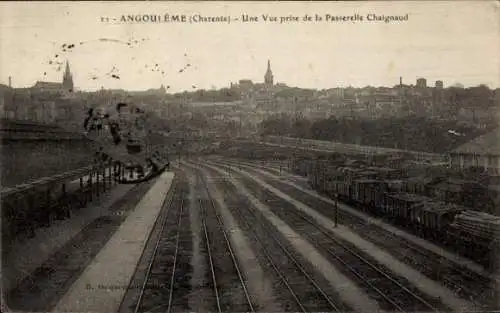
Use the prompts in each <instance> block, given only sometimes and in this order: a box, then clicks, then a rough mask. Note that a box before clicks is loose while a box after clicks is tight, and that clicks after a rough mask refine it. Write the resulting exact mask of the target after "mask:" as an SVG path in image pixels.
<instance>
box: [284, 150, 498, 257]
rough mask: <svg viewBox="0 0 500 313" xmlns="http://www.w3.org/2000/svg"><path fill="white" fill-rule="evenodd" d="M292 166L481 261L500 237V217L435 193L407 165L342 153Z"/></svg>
mask: <svg viewBox="0 0 500 313" xmlns="http://www.w3.org/2000/svg"><path fill="white" fill-rule="evenodd" d="M289 166H290V167H291V170H292V171H294V172H295V173H297V174H302V175H304V176H307V177H308V181H309V184H310V185H311V187H312V188H314V189H316V190H318V191H320V192H323V193H326V194H328V195H329V196H331V197H338V198H339V200H341V201H343V202H346V203H349V204H351V205H353V206H354V207H357V208H359V209H361V210H364V211H367V212H369V213H370V214H373V215H376V216H382V217H385V218H387V219H389V220H391V221H392V222H394V224H396V225H399V226H403V227H407V228H410V229H412V231H414V232H416V233H418V234H419V235H422V236H423V237H426V238H430V239H433V240H435V241H438V242H440V243H442V244H444V245H448V246H450V247H453V248H454V249H456V250H459V251H460V252H461V253H462V254H464V255H467V256H470V257H473V258H475V259H477V260H478V261H480V262H483V261H484V260H485V259H487V258H488V254H489V253H491V251H492V250H493V248H494V247H495V246H496V245H498V243H499V242H498V241H499V240H498V238H499V237H498V235H499V234H500V218H498V217H496V216H494V215H491V214H487V213H483V212H478V211H474V210H471V209H470V208H468V207H466V206H464V205H461V204H457V203H452V202H449V201H443V199H444V200H447V199H446V198H439V197H435V195H434V194H432V193H429V192H428V190H429V188H428V184H426V183H425V182H422V180H421V179H418V180H416V179H414V178H411V177H407V176H408V175H407V172H406V171H405V170H404V169H401V168H384V167H376V166H370V165H368V164H366V163H363V162H362V161H353V160H351V161H347V162H346V161H345V160H343V159H341V158H337V159H335V158H334V159H330V160H310V159H309V160H307V159H302V160H296V161H294V162H293V164H290V165H289Z"/></svg>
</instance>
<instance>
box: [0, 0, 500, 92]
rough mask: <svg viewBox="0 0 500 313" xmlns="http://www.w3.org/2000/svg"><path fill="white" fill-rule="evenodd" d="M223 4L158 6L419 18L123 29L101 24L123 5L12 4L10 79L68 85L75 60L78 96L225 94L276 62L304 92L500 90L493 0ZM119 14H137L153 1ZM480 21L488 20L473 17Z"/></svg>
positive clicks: (7, 25) (1, 58)
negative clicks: (422, 82) (424, 86)
mask: <svg viewBox="0 0 500 313" xmlns="http://www.w3.org/2000/svg"><path fill="white" fill-rule="evenodd" d="M223 4H224V5H220V6H213V5H210V4H209V3H197V4H196V5H194V4H190V3H180V4H169V8H168V10H167V9H166V6H165V3H151V4H149V5H151V8H149V7H148V10H150V9H151V10H153V11H154V10H156V11H157V12H163V11H172V12H173V11H176V10H177V11H178V12H198V13H203V14H204V15H207V16H213V15H221V14H222V15H226V14H227V15H238V14H241V13H242V12H243V10H245V12H246V13H248V14H254V15H259V14H260V13H264V12H266V13H269V14H279V12H290V14H299V13H300V14H304V13H308V14H314V12H320V11H321V12H333V13H335V14H352V13H353V12H364V13H366V12H378V13H385V14H400V15H401V14H403V13H405V12H406V13H408V14H409V20H408V21H407V22H405V23H400V24H391V23H379V24H362V23H358V24H355V23H354V24H352V23H345V24H304V23H302V24H287V25H270V24H265V23H256V24H235V23H233V24H231V25H227V24H197V25H195V24H189V25H179V24H161V25H157V24H126V25H123V24H106V23H101V22H100V21H98V19H97V17H98V15H99V16H101V15H103V16H104V15H106V14H108V15H110V14H115V15H116V14H117V13H116V12H117V8H118V7H117V6H116V5H114V4H112V3H89V4H85V6H83V5H82V4H78V3H75V4H71V5H70V4H67V3H64V4H63V3H57V2H55V3H47V4H41V3H39V4H37V5H31V4H30V5H28V4H24V3H8V4H0V12H1V15H2V20H3V21H4V22H2V23H1V25H0V30H1V33H2V37H4V39H3V42H4V43H5V45H2V47H0V68H1V70H0V81H1V83H3V84H8V77H9V76H10V77H12V85H13V86H14V87H20V88H22V87H30V86H33V85H34V84H35V83H36V82H37V81H49V82H60V81H61V80H62V75H63V72H64V65H62V66H61V63H64V62H65V61H66V60H68V61H69V62H70V64H71V69H72V73H73V75H74V77H73V80H74V85H75V89H76V90H82V91H94V90H98V89H101V87H104V88H105V89H124V90H146V89H149V88H158V87H159V86H160V85H164V86H170V88H169V89H168V90H167V91H168V92H171V93H175V92H179V91H185V90H187V91H191V90H197V89H212V87H215V88H216V89H220V88H224V87H229V85H230V83H231V82H237V81H239V80H240V79H249V80H252V81H254V82H262V81H263V76H264V74H265V71H266V62H267V60H268V59H270V60H271V64H272V68H273V73H274V75H275V78H274V81H275V82H276V83H285V84H287V85H289V86H296V87H300V88H310V89H329V88H335V87H348V86H352V87H355V88H362V87H365V86H374V87H378V86H386V87H392V86H394V85H397V84H399V78H400V77H403V83H404V84H408V85H410V84H413V85H414V84H415V82H416V79H417V78H426V79H427V82H428V85H429V86H433V85H434V82H435V81H437V80H441V81H443V82H444V85H445V87H449V86H452V85H454V84H456V83H460V84H462V85H464V86H465V87H472V86H478V85H480V84H485V85H487V86H488V87H490V88H492V89H495V88H498V87H500V78H499V77H500V75H499V72H498V68H499V66H500V63H499V58H498V55H500V48H499V47H500V41H499V40H500V39H499V38H498V33H499V30H500V26H499V25H498V23H496V22H494V21H495V16H496V15H495V10H493V9H492V6H495V4H494V3H492V2H482V3H479V4H477V3H473V2H460V3H453V4H452V3H445V2H438V3H422V2H419V3H415V2H403V3H398V4H397V5H392V4H391V6H388V5H386V4H384V3H383V2H376V3H369V4H368V3H355V4H354V3H337V4H335V3H331V4H328V5H327V4H318V3H308V4H307V5H305V4H304V3H297V4H292V3H285V4H284V5H280V6H278V5H276V4H273V5H267V6H264V5H262V4H259V3H252V4H251V5H250V4H247V5H245V6H242V4H241V3H240V4H229V3H223ZM119 8H120V9H119V12H120V13H123V14H128V13H131V12H137V9H138V8H141V6H140V4H138V3H132V4H127V5H124V6H120V7H119ZM96 12H97V13H96ZM113 12H114V13H113ZM148 12H149V11H148ZM471 14H473V15H477V16H481V17H482V18H481V19H470V18H467V16H470V15H471ZM54 17H57V18H54ZM62 26H64V27H62ZM71 45H74V46H73V47H71V48H68V46H71ZM59 66H61V68H59ZM162 72H163V73H162ZM112 75H115V76H116V77H119V78H116V77H113V76H112Z"/></svg>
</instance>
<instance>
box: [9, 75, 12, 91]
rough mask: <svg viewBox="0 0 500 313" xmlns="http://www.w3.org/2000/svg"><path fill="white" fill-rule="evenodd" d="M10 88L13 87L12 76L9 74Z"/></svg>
mask: <svg viewBox="0 0 500 313" xmlns="http://www.w3.org/2000/svg"><path fill="white" fill-rule="evenodd" d="M9 88H12V77H11V76H9Z"/></svg>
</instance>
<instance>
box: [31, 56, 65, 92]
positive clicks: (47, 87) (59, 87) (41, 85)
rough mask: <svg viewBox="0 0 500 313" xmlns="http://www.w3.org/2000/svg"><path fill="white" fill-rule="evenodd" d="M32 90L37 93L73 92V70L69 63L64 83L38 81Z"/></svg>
mask: <svg viewBox="0 0 500 313" xmlns="http://www.w3.org/2000/svg"><path fill="white" fill-rule="evenodd" d="M32 88H33V89H35V90H36V91H49V92H61V91H69V92H72V91H73V88H74V85H73V74H71V70H70V68H69V62H66V69H65V70H64V74H63V80H62V83H56V82H44V81H37V82H36V83H35V85H34V86H33V87H32Z"/></svg>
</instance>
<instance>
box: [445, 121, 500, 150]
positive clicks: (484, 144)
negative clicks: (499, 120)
mask: <svg viewBox="0 0 500 313" xmlns="http://www.w3.org/2000/svg"><path fill="white" fill-rule="evenodd" d="M499 142H500V128H496V129H494V130H493V131H491V132H489V133H486V134H484V135H481V136H479V137H477V138H475V139H473V140H471V141H469V142H467V143H465V144H463V145H461V146H459V147H458V148H456V149H455V150H453V151H452V152H451V153H457V154H458V153H460V154H482V155H499V156H500V145H499V144H498V143H499Z"/></svg>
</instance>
